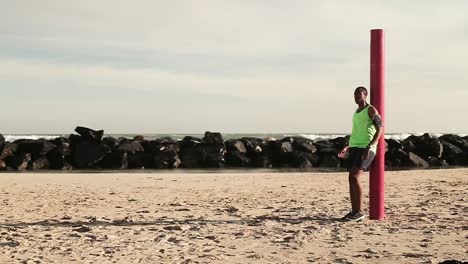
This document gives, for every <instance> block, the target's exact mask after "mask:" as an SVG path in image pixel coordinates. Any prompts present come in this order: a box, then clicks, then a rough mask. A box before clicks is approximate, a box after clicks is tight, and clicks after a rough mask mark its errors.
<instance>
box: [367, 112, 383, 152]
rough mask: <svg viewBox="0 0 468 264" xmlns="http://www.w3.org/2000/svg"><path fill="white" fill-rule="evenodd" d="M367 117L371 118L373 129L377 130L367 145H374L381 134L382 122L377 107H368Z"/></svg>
mask: <svg viewBox="0 0 468 264" xmlns="http://www.w3.org/2000/svg"><path fill="white" fill-rule="evenodd" d="M368 113H369V117H370V118H371V119H372V123H373V124H374V126H375V129H376V130H377V131H376V133H375V135H374V138H372V140H371V142H370V143H369V146H371V145H375V144H376V143H377V142H379V139H380V137H381V136H382V134H383V122H382V118H381V117H380V115H379V112H378V111H377V109H375V107H374V106H371V107H369V112H368Z"/></svg>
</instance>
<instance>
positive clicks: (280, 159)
mask: <svg viewBox="0 0 468 264" xmlns="http://www.w3.org/2000/svg"><path fill="white" fill-rule="evenodd" d="M291 141H293V140H292V138H283V139H282V140H277V141H269V142H268V145H269V146H268V147H267V148H268V149H270V152H269V155H270V159H271V162H272V165H273V166H274V167H289V166H292V163H293V151H294V149H293V147H292V143H291Z"/></svg>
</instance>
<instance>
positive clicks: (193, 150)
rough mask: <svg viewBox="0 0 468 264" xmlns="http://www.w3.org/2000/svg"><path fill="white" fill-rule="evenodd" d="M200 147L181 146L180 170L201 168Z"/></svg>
mask: <svg viewBox="0 0 468 264" xmlns="http://www.w3.org/2000/svg"><path fill="white" fill-rule="evenodd" d="M200 145H201V144H198V145H194V146H190V145H188V144H187V145H185V146H186V147H182V146H184V145H181V149H180V153H179V157H180V160H181V162H182V163H181V167H182V168H201V167H202V166H203V165H202V163H203V157H202V147H201V146H200Z"/></svg>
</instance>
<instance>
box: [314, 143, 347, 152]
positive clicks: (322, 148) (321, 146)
mask: <svg viewBox="0 0 468 264" xmlns="http://www.w3.org/2000/svg"><path fill="white" fill-rule="evenodd" d="M314 145H315V146H316V147H317V152H320V153H334V154H338V152H339V151H340V150H341V149H340V150H338V149H337V148H336V147H335V144H334V143H333V142H331V141H329V140H320V141H317V142H314Z"/></svg>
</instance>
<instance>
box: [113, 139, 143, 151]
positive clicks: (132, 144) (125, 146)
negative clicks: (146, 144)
mask: <svg viewBox="0 0 468 264" xmlns="http://www.w3.org/2000/svg"><path fill="white" fill-rule="evenodd" d="M117 150H118V151H120V152H127V153H129V154H135V153H137V152H143V151H144V149H143V146H142V145H141V143H140V142H138V141H129V142H125V143H122V144H120V145H119V147H118V148H117Z"/></svg>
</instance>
